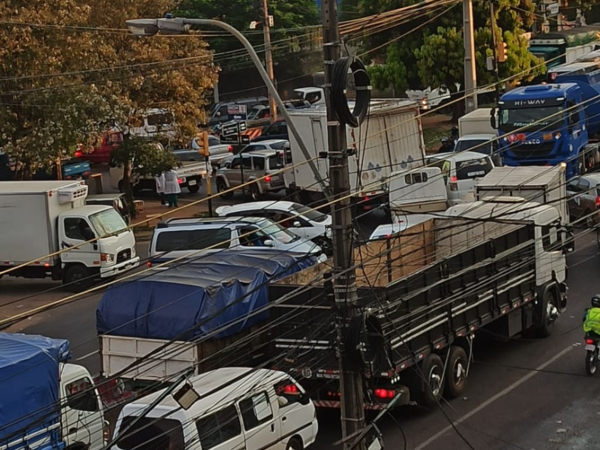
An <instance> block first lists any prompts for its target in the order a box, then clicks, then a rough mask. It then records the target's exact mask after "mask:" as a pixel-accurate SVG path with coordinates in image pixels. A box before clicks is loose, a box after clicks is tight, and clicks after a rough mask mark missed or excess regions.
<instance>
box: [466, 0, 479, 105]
mask: <svg viewBox="0 0 600 450" xmlns="http://www.w3.org/2000/svg"><path fill="white" fill-rule="evenodd" d="M463 40H464V42H465V95H466V97H465V112H466V113H470V112H471V111H475V110H476V109H477V70H476V64H475V33H474V31H473V0H463Z"/></svg>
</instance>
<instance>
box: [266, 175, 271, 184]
mask: <svg viewBox="0 0 600 450" xmlns="http://www.w3.org/2000/svg"><path fill="white" fill-rule="evenodd" d="M265 181H266V182H267V183H270V182H271V175H267V176H266V177H265Z"/></svg>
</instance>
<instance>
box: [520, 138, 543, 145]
mask: <svg viewBox="0 0 600 450" xmlns="http://www.w3.org/2000/svg"><path fill="white" fill-rule="evenodd" d="M541 143H542V141H540V140H539V139H530V140H529V141H525V142H523V144H524V145H537V144H541Z"/></svg>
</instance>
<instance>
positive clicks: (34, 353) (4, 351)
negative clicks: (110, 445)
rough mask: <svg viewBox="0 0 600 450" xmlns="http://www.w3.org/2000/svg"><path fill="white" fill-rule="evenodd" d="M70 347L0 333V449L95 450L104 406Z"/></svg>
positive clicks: (99, 445) (60, 342)
mask: <svg viewBox="0 0 600 450" xmlns="http://www.w3.org/2000/svg"><path fill="white" fill-rule="evenodd" d="M69 357H70V354H69V341H65V340H63V339H50V338H46V337H44V336H34V335H25V334H9V333H0V392H1V393H2V394H1V396H0V449H2V450H21V449H22V450H50V449H52V450H62V449H66V450H82V449H89V450H99V449H102V448H103V447H104V444H105V442H104V438H103V435H104V427H105V426H106V424H105V422H104V418H103V404H102V401H101V400H100V396H99V395H98V392H97V390H96V389H95V388H94V385H93V382H92V377H91V375H90V373H89V372H88V371H87V370H86V369H85V368H84V367H82V366H78V365H75V364H68V363H66V361H67V360H68V359H69Z"/></svg>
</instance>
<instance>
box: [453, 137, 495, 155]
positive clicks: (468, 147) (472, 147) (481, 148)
mask: <svg viewBox="0 0 600 450" xmlns="http://www.w3.org/2000/svg"><path fill="white" fill-rule="evenodd" d="M464 151H473V152H479V153H483V154H486V155H491V154H492V145H491V142H490V141H489V140H487V139H472V140H471V139H467V140H464V141H461V140H459V141H458V142H457V143H456V147H454V152H455V153H459V152H464Z"/></svg>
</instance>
